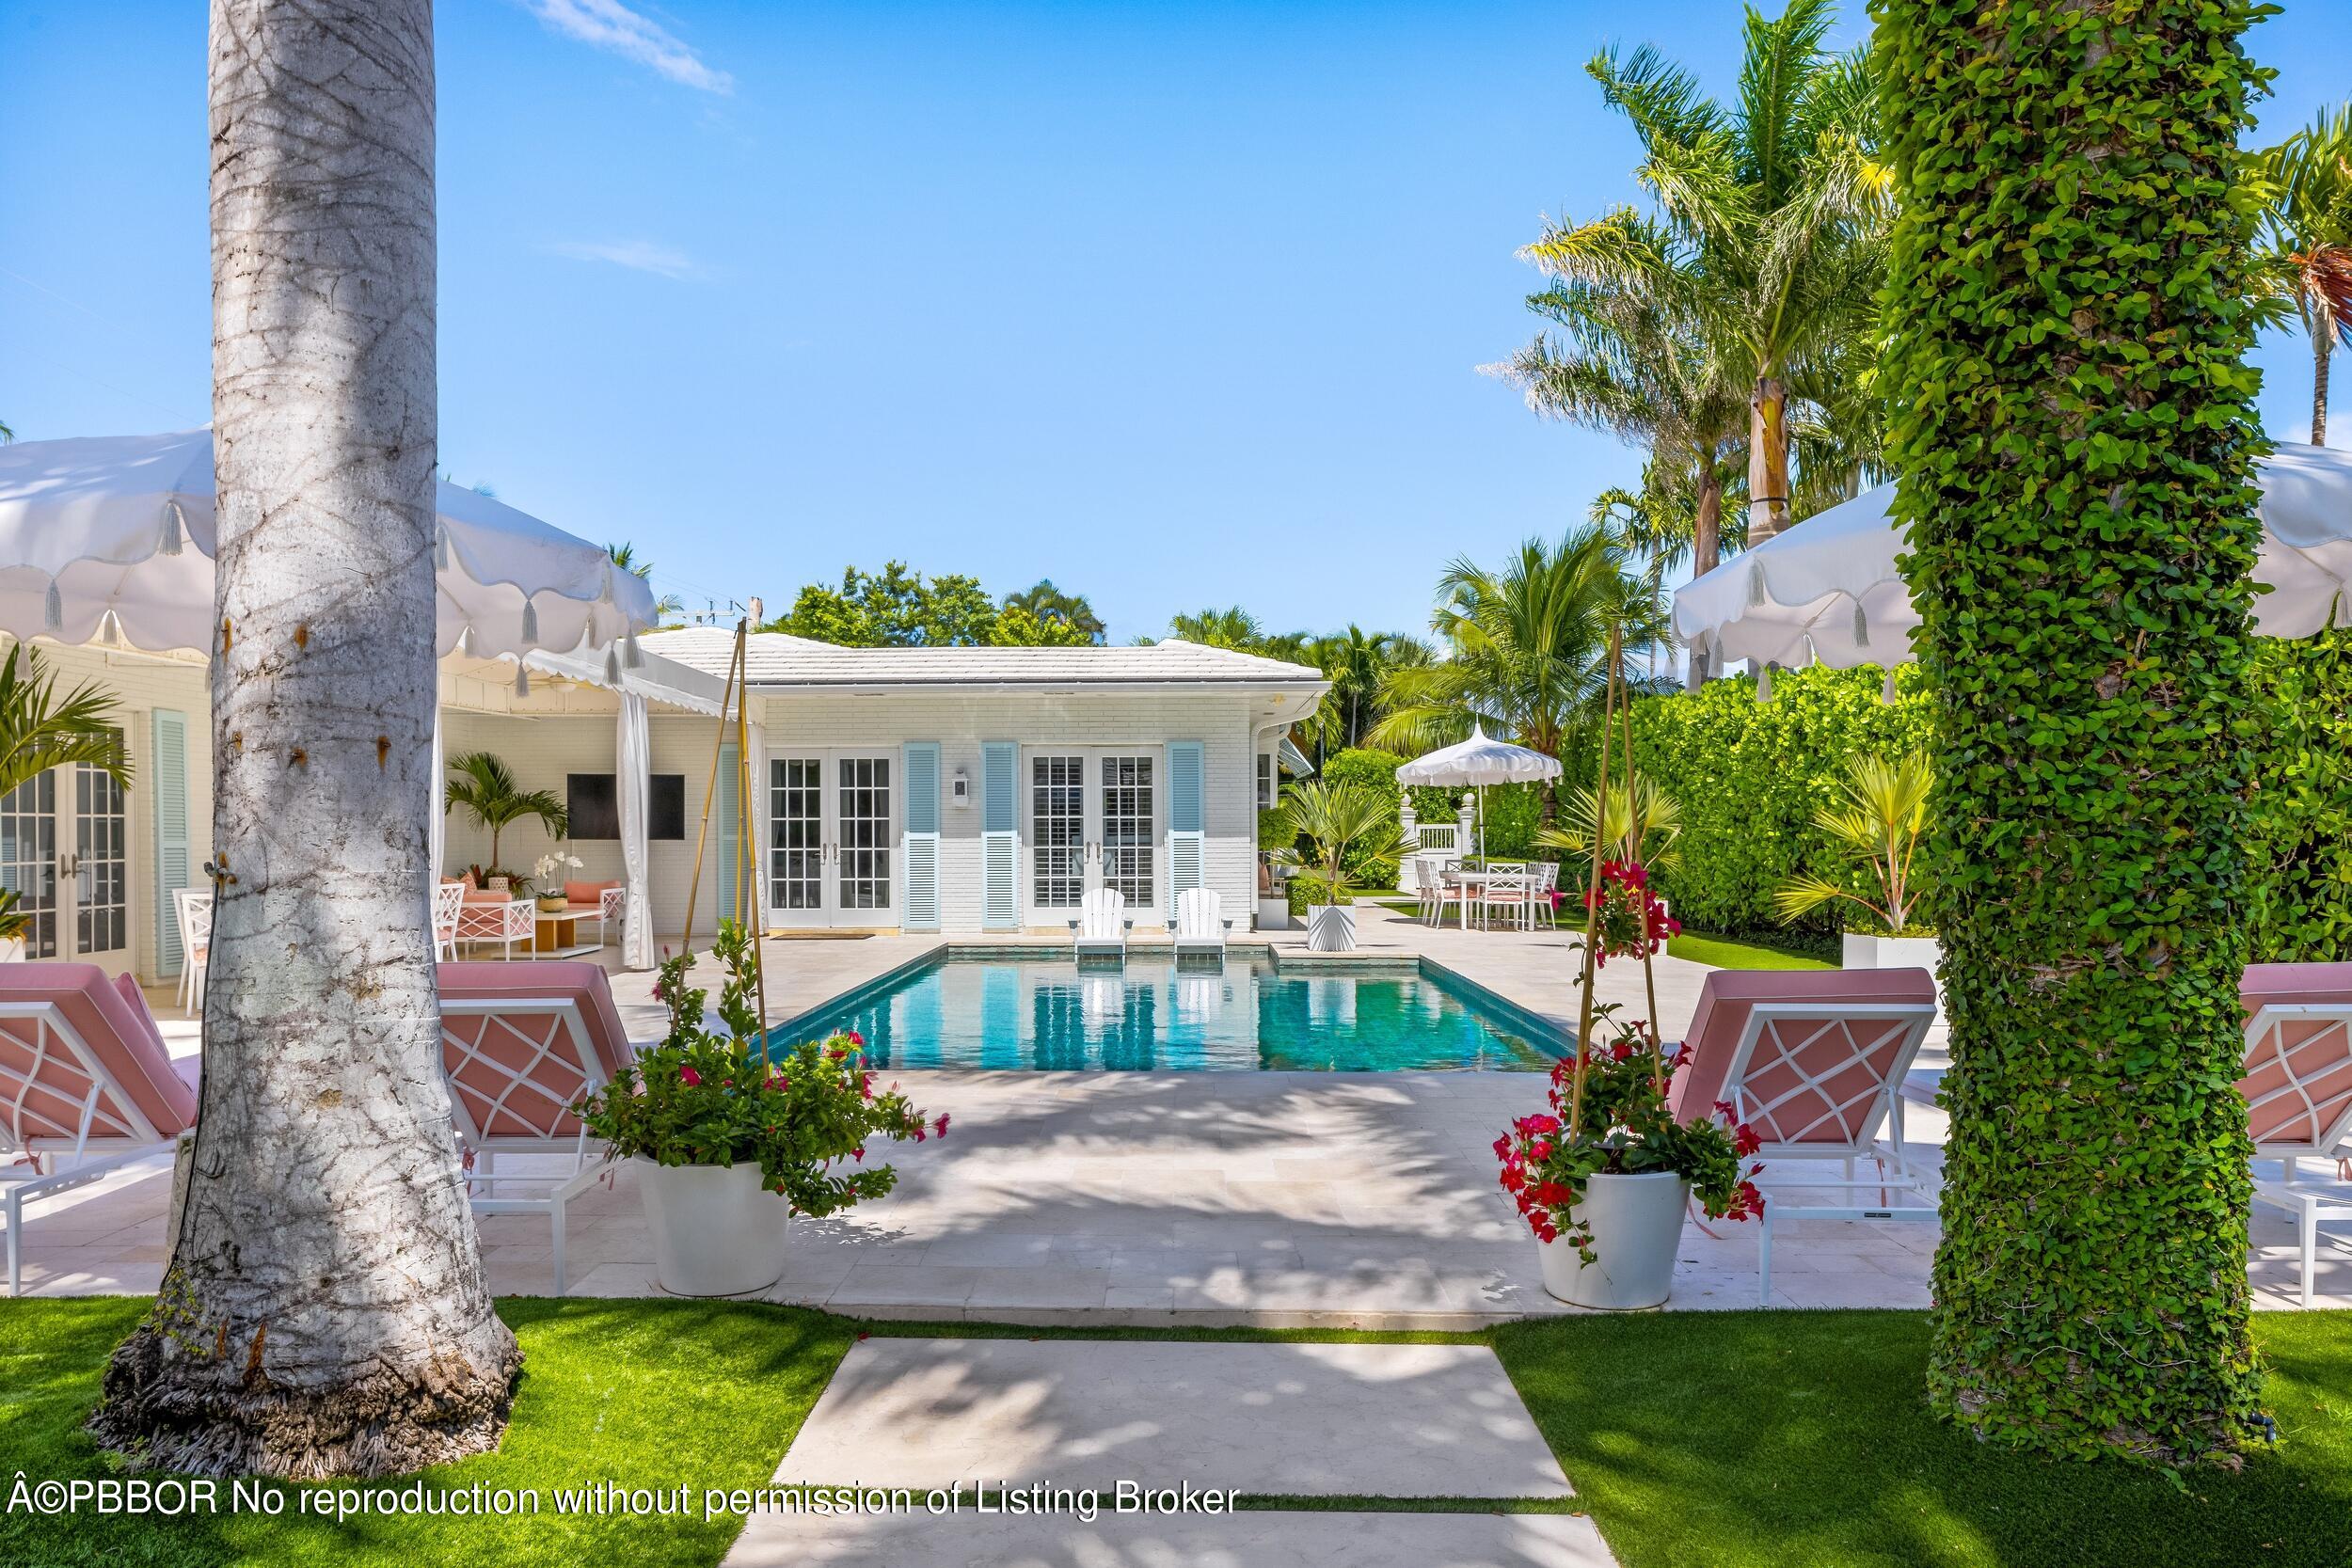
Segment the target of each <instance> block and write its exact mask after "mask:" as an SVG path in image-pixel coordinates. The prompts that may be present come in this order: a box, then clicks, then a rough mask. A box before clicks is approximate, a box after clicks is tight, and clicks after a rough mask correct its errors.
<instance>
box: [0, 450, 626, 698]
mask: <svg viewBox="0 0 2352 1568" xmlns="http://www.w3.org/2000/svg"><path fill="white" fill-rule="evenodd" d="M435 504H436V507H437V511H438V512H439V515H440V540H441V546H442V547H441V551H440V553H441V556H442V560H441V562H440V565H439V569H438V571H437V573H436V574H435V576H436V578H437V582H438V585H439V603H440V612H439V616H438V621H437V642H438V645H437V647H436V649H435V650H434V651H435V652H436V653H437V654H448V653H451V652H453V651H454V650H455V649H456V647H457V645H458V641H459V639H460V638H461V637H467V634H469V633H470V637H469V638H468V647H469V651H471V652H473V653H475V654H478V655H481V656H483V657H500V656H501V655H504V656H519V655H521V654H522V653H524V652H526V651H528V650H532V649H557V650H561V649H568V648H579V647H581V646H603V645H605V644H608V643H610V642H612V641H613V640H614V639H616V638H619V637H622V636H624V635H625V634H627V633H628V632H630V631H642V630H644V629H646V628H648V627H650V626H652V625H653V624H654V599H653V590H652V588H651V587H650V586H649V585H648V584H647V583H646V582H645V581H644V579H643V578H639V577H637V576H636V575H635V574H633V573H630V572H625V571H622V570H620V569H619V568H617V567H615V566H614V565H613V564H612V558H611V557H610V556H609V555H607V554H606V553H605V551H604V549H603V548H602V547H601V546H596V545H592V544H590V543H589V542H588V541H586V540H585V539H580V538H577V537H575V536H574V535H572V534H569V533H566V532H564V531H563V530H562V529H559V528H556V527H554V526H553V525H551V524H548V523H544V522H541V521H540V520H539V519H538V518H536V517H533V516H532V515H530V514H529V513H526V512H517V511H516V510H515V508H513V507H511V506H507V505H505V504H503V503H501V502H500V501H496V500H493V499H490V498H489V497H487V496H485V495H481V494H478V493H476V492H474V491H471V490H466V489H461V488H459V487H458V486H457V485H454V484H450V483H440V484H438V485H437V487H436V496H435ZM214 540H215V519H214V515H213V435H212V432H211V431H209V430H190V431H181V432H178V433H175V434H172V435H168V436H96V437H89V438H85V439H77V440H66V441H20V442H17V443H16V444H14V445H12V446H5V447H0V631H6V632H8V633H9V634H11V635H12V636H15V637H18V638H26V637H32V636H36V635H46V636H49V637H53V638H56V639H57V640H58V641H64V642H87V641H92V640H94V639H95V638H96V637H97V636H98V634H99V630H100V627H101V626H102V625H103V622H104V620H105V617H106V616H107V615H108V614H109V613H110V612H111V613H112V614H113V616H114V617H115V620H116V623H117V625H118V626H119V627H120V631H121V636H122V638H123V640H124V641H128V642H129V643H131V644H132V645H133V646H135V647H140V648H146V649H150V650H156V651H161V650H165V649H188V650H192V651H194V652H198V653H202V652H205V651H207V650H209V648H210V647H211V645H212V641H213V546H214Z"/></svg>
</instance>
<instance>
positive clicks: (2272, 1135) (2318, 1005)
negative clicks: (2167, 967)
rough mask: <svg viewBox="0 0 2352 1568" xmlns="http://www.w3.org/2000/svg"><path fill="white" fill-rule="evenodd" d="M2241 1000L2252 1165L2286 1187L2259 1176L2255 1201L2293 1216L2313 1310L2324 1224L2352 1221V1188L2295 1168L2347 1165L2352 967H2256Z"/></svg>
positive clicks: (2351, 1110)
mask: <svg viewBox="0 0 2352 1568" xmlns="http://www.w3.org/2000/svg"><path fill="white" fill-rule="evenodd" d="M2238 994H2239V999H2240V1001H2241V1002H2242V1003H2243V1004H2244V1005H2245V1007H2246V1063H2245V1076H2243V1077H2242V1078H2240V1079H2239V1080H2238V1085H2237V1086H2238V1092H2239V1093H2240V1094H2242V1095H2244V1096H2245V1097H2246V1114H2247V1120H2248V1126H2249V1131H2250V1132H2252V1133H2253V1137H2254V1158H2255V1159H2257V1160H2276V1161H2278V1162H2279V1163H2280V1168H2281V1171H2282V1179H2281V1180H2276V1181H2271V1180H2263V1179H2260V1178H2257V1179H2256V1180H2255V1182H2254V1200H2255V1201H2256V1202H2257V1203H2266V1204H2269V1205H2270V1206H2271V1207H2273V1208H2275V1209H2280V1210H2283V1211H2285V1212H2287V1213H2289V1214H2292V1215H2293V1216H2295V1219H2296V1227H2297V1229H2298V1231H2299V1235H2298V1238H2297V1239H2298V1240H2299V1242H2300V1243H2301V1245H2302V1255H2303V1256H2302V1262H2303V1305H2304V1306H2306V1307H2309V1306H2311V1305H2312V1274H2313V1273H2314V1271H2315V1269H2316V1267H2317V1264H2318V1254H2319V1225H2320V1221H2322V1220H2323V1219H2326V1220H2336V1219H2352V1188H2347V1187H2345V1186H2344V1185H2342V1184H2341V1183H2339V1184H2337V1185H2335V1186H2332V1187H2313V1186H2311V1185H2308V1184H2306V1183H2304V1182H2303V1181H2302V1180H2301V1179H2300V1173H2299V1172H2298V1171H2297V1169H2296V1162H2297V1161H2299V1160H2304V1159H2315V1160H2327V1159H2329V1158H2335V1159H2339V1160H2341V1159H2343V1158H2344V1154H2345V1152H2346V1146H2347V1144H2352V964H2341V963H2338V964H2249V965H2248V966H2247V969H2246V978H2245V979H2244V980H2243V981H2242V982H2240V985H2239V988H2238Z"/></svg>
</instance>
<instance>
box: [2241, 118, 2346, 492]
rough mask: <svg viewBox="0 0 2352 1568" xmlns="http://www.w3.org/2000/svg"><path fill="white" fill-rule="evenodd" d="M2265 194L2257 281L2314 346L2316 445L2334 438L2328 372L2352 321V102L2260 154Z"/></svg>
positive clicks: (2258, 161)
mask: <svg viewBox="0 0 2352 1568" xmlns="http://www.w3.org/2000/svg"><path fill="white" fill-rule="evenodd" d="M2254 173H2255V176H2256V178H2257V180H2258V181H2259V182H2260V183H2261V186H2262V188H2263V192H2264V204H2263V219H2262V250H2261V253H2260V254H2259V256H2258V257H2257V261H2256V267H2257V270H2256V273H2255V277H2256V278H2257V279H2258V280H2259V281H2260V282H2261V283H2262V285H2263V286H2264V288H2265V292H2266V293H2269V294H2270V295H2271V296H2272V297H2274V298H2276V299H2280V300H2283V301H2285V302H2286V303H2287V304H2290V305H2292V306H2293V307H2294V308H2295V312H2296V315H2298V316H2300V317H2301V318H2302V320H2303V330H2304V331H2305V332H2306V333H2308V334H2309V335H2310V337H2311V341H2312V445H2313V446H2322V445H2325V444H2326V442H2327V439H2328V362H2329V360H2330V359H2332V358H2333V357H2334V356H2335V351H2336V344H2337V342H2338V341H2340V340H2341V338H2342V336H2343V332H2344V321H2345V319H2346V318H2347V317H2348V316H2352V103H2346V104H2344V105H2342V106H2340V107H2337V108H2334V109H2322V110H2320V112H2319V115H2318V118H2316V119H2313V120H2312V123H2311V124H2309V125H2307V126H2305V127H2304V128H2303V129H2302V130H2300V131H2297V132H2296V134H2295V135H2292V136H2289V137H2288V138H2287V139H2286V140H2285V141H2283V142H2281V143H2280V144H2279V145H2278V146H2277V147H2273V148H2269V149H2267V150H2265V151H2263V152H2261V153H2259V154H2257V155H2256V158H2255V163H2254Z"/></svg>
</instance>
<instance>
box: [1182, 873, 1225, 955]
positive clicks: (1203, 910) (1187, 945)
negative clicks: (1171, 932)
mask: <svg viewBox="0 0 2352 1568" xmlns="http://www.w3.org/2000/svg"><path fill="white" fill-rule="evenodd" d="M1232 924H1233V923H1232V921H1231V920H1228V919H1227V918H1225V900H1224V899H1223V898H1222V897H1220V896H1219V895H1218V894H1217V892H1216V889H1215V888H1205V887H1188V888H1186V889H1184V892H1182V893H1180V894H1178V895H1176V931H1175V937H1176V952H1177V955H1178V956H1179V957H1182V956H1183V955H1184V954H1186V953H1219V954H1221V953H1223V952H1224V951H1225V933H1226V932H1227V930H1229V929H1230V928H1231V927H1232Z"/></svg>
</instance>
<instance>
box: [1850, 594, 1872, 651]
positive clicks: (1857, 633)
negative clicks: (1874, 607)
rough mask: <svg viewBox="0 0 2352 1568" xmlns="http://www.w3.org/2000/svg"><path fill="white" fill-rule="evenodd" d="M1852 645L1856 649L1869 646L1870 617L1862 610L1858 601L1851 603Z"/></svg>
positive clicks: (1860, 602)
mask: <svg viewBox="0 0 2352 1568" xmlns="http://www.w3.org/2000/svg"><path fill="white" fill-rule="evenodd" d="M1853 645H1854V646H1855V647H1857V648H1867V647H1868V646H1869V645H1870V617H1869V616H1868V614H1867V613H1866V612H1865V611H1864V610H1863V608H1862V601H1861V600H1860V599H1856V600H1855V601H1854V602H1853Z"/></svg>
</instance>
